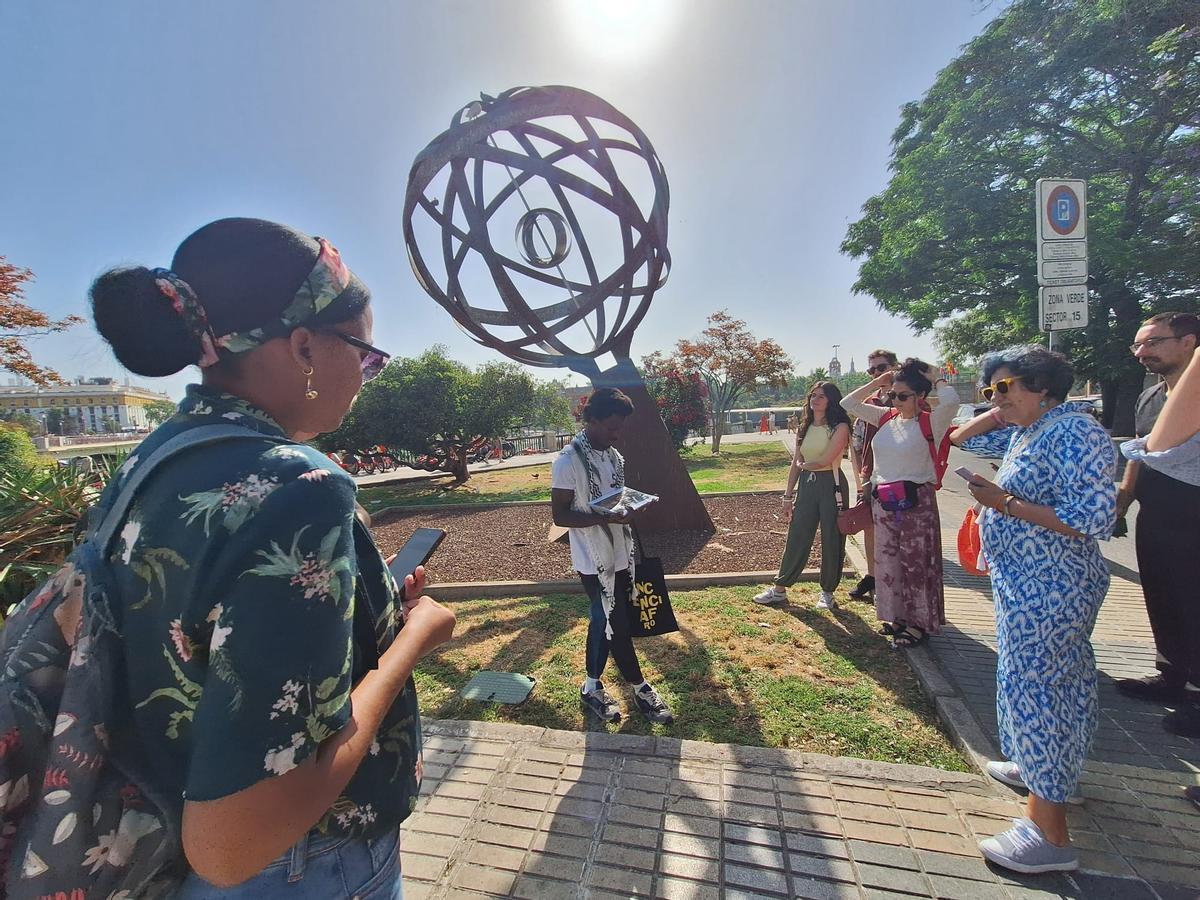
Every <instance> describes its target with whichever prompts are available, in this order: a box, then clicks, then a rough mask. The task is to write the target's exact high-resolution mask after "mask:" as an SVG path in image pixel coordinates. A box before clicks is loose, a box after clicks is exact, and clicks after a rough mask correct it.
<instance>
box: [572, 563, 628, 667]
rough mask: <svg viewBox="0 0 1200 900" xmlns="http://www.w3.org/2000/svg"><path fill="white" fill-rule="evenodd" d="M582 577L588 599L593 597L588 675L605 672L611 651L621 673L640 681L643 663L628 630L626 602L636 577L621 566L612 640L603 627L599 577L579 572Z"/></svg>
mask: <svg viewBox="0 0 1200 900" xmlns="http://www.w3.org/2000/svg"><path fill="white" fill-rule="evenodd" d="M579 579H580V581H582V582H583V589H584V591H586V592H587V595H588V599H589V600H591V609H590V611H589V612H590V615H589V617H588V633H587V657H586V660H585V662H586V665H587V674H588V677H589V678H596V679H599V678H600V676H601V675H603V674H604V667H605V666H606V665H607V664H608V657H609V654H610V653H611V655H612V658H613V661H614V662H616V664H617V671H619V672H620V673H621V675H622V677H624V679H625V680H626V681H628V682H629V683H630V684H641V683H642V667H641V665H639V664H638V658H637V653H636V652H634V649H633V638H632V637H631V636H630V634H629V607H628V605H627V603H628V600H629V596H630V594H631V593H633V579H631V578H630V577H629V570H628V569H622V570H621V571H620V572H618V573H617V575H616V579H615V582H614V585H613V589H614V592H615V594H616V603H614V604H613V611H612V616H610V617H609V624H610V625H612V632H613V636H612V640H611V641H610V640H609V639H608V637H607V635H606V634H605V629H604V595H603V594H602V593H601V590H600V579H599V578H597V577H596V576H595V575H580V576H579Z"/></svg>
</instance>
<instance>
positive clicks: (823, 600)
mask: <svg viewBox="0 0 1200 900" xmlns="http://www.w3.org/2000/svg"><path fill="white" fill-rule="evenodd" d="M837 608H838V605H837V601H836V600H834V599H833V594H831V593H829V591H821V597H820V599H818V600H817V609H837Z"/></svg>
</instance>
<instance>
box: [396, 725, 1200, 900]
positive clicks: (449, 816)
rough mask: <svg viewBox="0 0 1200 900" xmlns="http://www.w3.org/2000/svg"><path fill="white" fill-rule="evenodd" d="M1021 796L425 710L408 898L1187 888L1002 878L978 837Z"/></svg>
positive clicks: (975, 896)
mask: <svg viewBox="0 0 1200 900" xmlns="http://www.w3.org/2000/svg"><path fill="white" fill-rule="evenodd" d="M1018 810H1019V802H1018V800H1017V799H1016V798H1014V797H1013V796H1012V795H1011V794H1010V793H1008V792H1006V791H1004V790H1003V789H999V790H998V789H997V786H996V785H994V784H993V783H991V782H990V780H989V779H987V778H985V777H982V776H980V775H977V774H973V773H957V772H943V771H940V770H938V769H931V768H924V767H917V766H902V765H889V764H886V763H875V762H867V761H863V760H856V759H848V758H836V757H830V756H823V755H820V754H812V753H802V752H799V751H791V750H772V749H764V748H756V747H739V746H733V745H723V744H706V743H701V742H696V741H679V740H675V739H671V738H661V737H660V738H655V737H641V736H632V735H612V734H606V733H577V732H567V731H557V730H554V729H543V728H535V727H531V726H520V725H498V724H488V723H478V722H429V723H428V724H427V728H426V740H425V781H424V787H423V791H422V799H421V802H420V805H419V806H418V809H417V811H416V812H415V813H414V814H413V816H412V817H411V818H410V819H409V820H408V822H406V823H405V826H404V837H403V848H404V853H403V868H404V876H405V882H404V892H405V897H406V900H423V898H433V897H437V898H448V897H479V896H502V897H510V896H511V897H525V898H532V900H543V898H545V900H555V898H583V897H586V898H617V897H661V898H669V900H676V898H679V900H688V898H698V900H699V898H719V897H725V898H731V900H740V898H749V897H802V898H860V897H861V898H871V897H913V896H915V897H939V898H971V900H990V898H1031V897H1072V898H1085V897H1089V898H1090V897H1112V898H1154V897H1159V898H1165V900H1178V898H1183V897H1193V896H1194V892H1191V893H1188V892H1180V891H1179V890H1177V889H1175V888H1172V887H1170V886H1167V885H1156V886H1151V885H1149V884H1146V883H1144V882H1142V881H1140V880H1133V879H1128V878H1118V877H1113V876H1110V875H1106V874H1089V873H1078V874H1074V875H1072V876H1070V877H1065V876H1037V877H1009V876H1008V875H1006V874H1003V873H1000V872H999V871H998V870H993V869H991V868H989V867H988V866H987V865H985V863H984V862H983V861H982V860H981V859H980V858H979V856H978V853H977V851H976V848H975V844H976V841H978V840H979V839H980V838H982V837H984V836H986V835H990V834H994V833H995V832H996V831H999V830H1003V829H1004V828H1006V827H1007V826H1008V823H1009V820H1010V819H1011V818H1012V817H1013V816H1014V815H1016V814H1018Z"/></svg>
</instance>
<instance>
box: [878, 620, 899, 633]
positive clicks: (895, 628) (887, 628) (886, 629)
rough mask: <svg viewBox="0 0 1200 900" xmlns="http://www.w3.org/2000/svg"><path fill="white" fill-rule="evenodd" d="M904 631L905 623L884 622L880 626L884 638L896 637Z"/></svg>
mask: <svg viewBox="0 0 1200 900" xmlns="http://www.w3.org/2000/svg"><path fill="white" fill-rule="evenodd" d="M903 630H904V623H903V622H884V623H883V624H882V625H880V626H879V633H880V634H882V635H883V636H884V637H895V636H896V635H898V634H900V632H902V631H903Z"/></svg>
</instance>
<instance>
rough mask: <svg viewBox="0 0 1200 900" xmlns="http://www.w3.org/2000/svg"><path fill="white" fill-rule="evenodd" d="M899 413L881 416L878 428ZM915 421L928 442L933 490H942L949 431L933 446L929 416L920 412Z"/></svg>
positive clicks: (887, 413)
mask: <svg viewBox="0 0 1200 900" xmlns="http://www.w3.org/2000/svg"><path fill="white" fill-rule="evenodd" d="M898 415H899V413H898V412H897V411H896V410H894V409H889V410H888V411H887V412H885V413H884V414H883V418H881V419H880V420H879V425H878V427H879V428H882V427H883V426H884V425H885V424H886V423H888V422H890V421H891V420H892V419H894V418H896V416H898ZM917 421H918V422H919V423H920V425H921V434H923V435H925V440H927V441H929V455H930V456H931V457H932V458H933V475H934V477H935V478H936V479H937V483H936V485H935V486H934V490H938V491H940V490H941V489H942V476H943V475H945V474H946V469H947V468H948V467H949V465H950V429H949V428H947V429H946V434H945V435H943V437H942V443H941V446H935V444H936V443H937V442H936V441H934V439H933V420H932V418H931V417H930V415H929V412H928V410H924V409H923V410H921V411H920V412H919V413H917Z"/></svg>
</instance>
